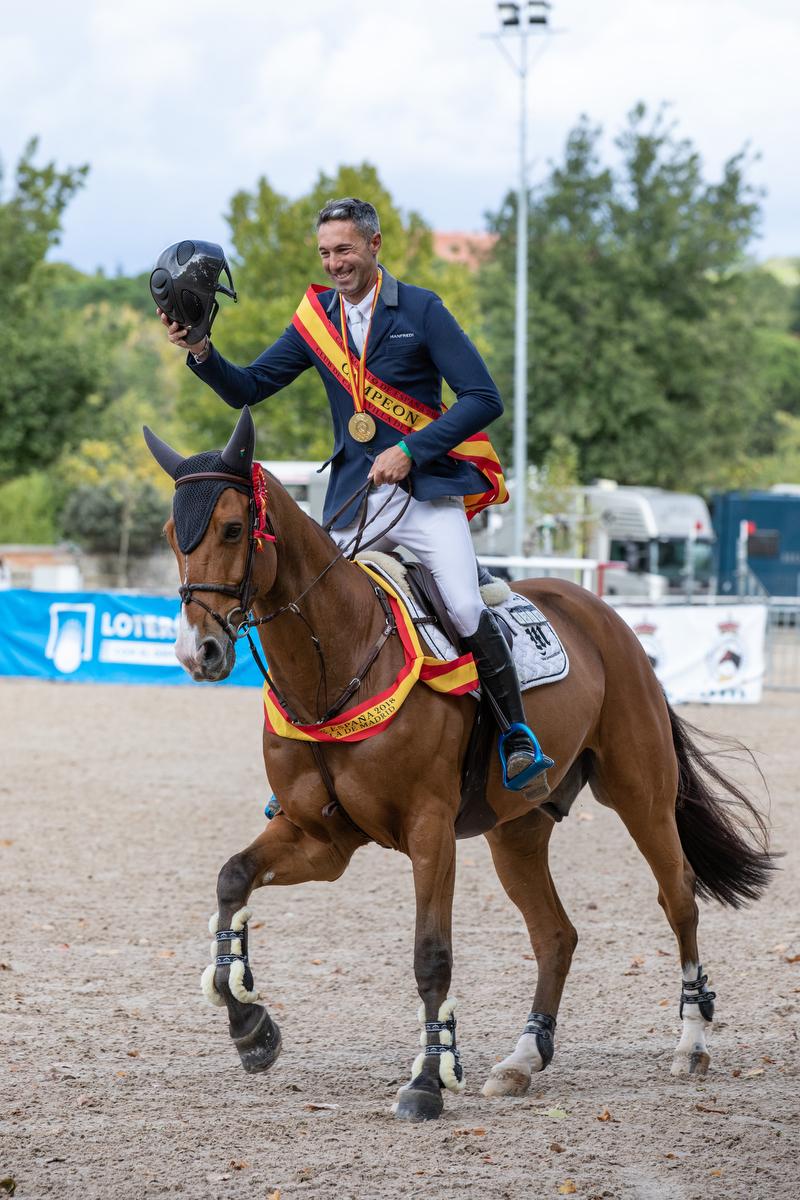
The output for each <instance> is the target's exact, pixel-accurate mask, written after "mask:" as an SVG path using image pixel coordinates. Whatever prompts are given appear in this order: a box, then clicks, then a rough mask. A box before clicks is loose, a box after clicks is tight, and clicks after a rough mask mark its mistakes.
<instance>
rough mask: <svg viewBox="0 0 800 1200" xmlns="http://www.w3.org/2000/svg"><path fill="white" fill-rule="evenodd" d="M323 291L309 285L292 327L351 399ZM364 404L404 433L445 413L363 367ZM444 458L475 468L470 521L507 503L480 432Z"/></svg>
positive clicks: (346, 361) (344, 352)
mask: <svg viewBox="0 0 800 1200" xmlns="http://www.w3.org/2000/svg"><path fill="white" fill-rule="evenodd" d="M328 290H329V289H328V288H327V287H323V286H321V285H319V284H312V285H311V287H310V288H309V289H308V291H307V292H306V294H305V296H304V297H303V299H302V300H301V301H300V304H299V305H298V308H297V311H296V313H295V314H294V317H293V318H292V324H293V326H294V328H295V329H296V330H297V332H298V333H299V334H300V336H301V337H302V339H303V341H304V342H305V343H306V345H307V346H308V347H309V349H310V350H311V351H312V352H313V353H314V355H315V356H316V357H317V359H318V360H319V361H320V362H321V363H322V365H323V366H324V367H325V369H326V370H327V371H329V372H330V373H331V375H333V377H334V379H335V380H336V382H337V383H338V384H339V385H340V386H341V387H342V388H344V390H345V391H346V392H347V394H348V395H352V391H351V383H350V375H351V363H350V354H349V350H348V347H347V346H346V345H345V343H344V342H343V341H342V337H341V334H340V332H339V331H338V330H337V329H336V326H335V325H334V324H333V323H332V322H331V320H330V318H329V317H328V314H327V313H326V312H325V309H324V308H323V307H322V305H321V304H320V302H319V293H320V292H325V291H328ZM363 403H364V411H365V412H368V413H369V414H370V416H372V417H375V419H376V420H378V421H383V422H384V423H385V424H386V425H390V426H391V427H392V428H393V429H398V430H400V431H401V432H402V433H404V434H406V433H413V432H414V431H415V430H417V431H418V430H422V429H424V428H425V427H426V426H428V425H430V423H431V422H432V421H438V420H439V418H440V417H441V416H442V415H443V413H444V412H446V411H447V410H446V409H445V407H444V405H442V409H441V411H440V410H439V409H435V408H431V407H430V406H429V405H427V404H423V403H422V401H421V400H415V399H414V397H413V396H409V395H408V394H407V393H406V392H402V391H400V389H399V388H396V387H392V385H391V384H388V383H385V382H384V381H383V380H382V379H379V378H378V376H377V375H375V374H373V372H372V371H368V370H366V367H365V369H364V375H363ZM447 453H448V456H449V457H450V458H455V459H457V460H459V461H461V462H468V463H471V464H472V466H474V467H477V469H478V470H479V471H480V472H481V474H482V475H483V477H484V478H485V480H486V483H487V489H486V491H485V492H478V493H476V494H474V495H471V496H465V497H464V505H465V508H466V511H467V516H468V517H469V518H470V520H471V519H472V517H474V516H477V514H478V513H479V512H482V511H483V509H484V508H486V507H488V505H490V504H503V503H505V501H506V500H507V499H508V489H507V488H506V483H505V479H504V478H503V469H502V467H501V466H500V460H499V458H498V457H497V453H496V452H495V449H494V447H493V446H492V443H491V442H490V441H489V438H488V437H487V436H486V434H485V433H475V434H473V435H472V436H471V437H468V438H465V439H464V441H463V442H459V444H458V445H457V446H454V447H453V448H452V450H448V452H447Z"/></svg>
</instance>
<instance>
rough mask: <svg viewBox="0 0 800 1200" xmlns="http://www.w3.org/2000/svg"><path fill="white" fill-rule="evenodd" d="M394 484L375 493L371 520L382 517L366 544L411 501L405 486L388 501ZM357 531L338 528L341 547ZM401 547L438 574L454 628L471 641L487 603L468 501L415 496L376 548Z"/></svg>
mask: <svg viewBox="0 0 800 1200" xmlns="http://www.w3.org/2000/svg"><path fill="white" fill-rule="evenodd" d="M392 486H393V485H392V484H388V483H386V484H382V485H381V487H379V488H376V489H375V490H374V491H373V492H370V495H369V500H368V506H367V520H370V519H371V518H372V517H373V516H375V518H376V519H375V520H374V521H373V522H372V524H371V525H368V526H367V528H366V529H365V531H364V541H365V542H369V541H371V540H372V538H373V537H375V535H376V534H378V533H379V532H380V531H381V530H382V529H384V528H385V527H386V526H387V525H390V524H391V522H392V520H393V519H394V517H396V516H397V514H398V513H399V512H400V511H401V509H402V507H403V505H404V504H405V503H406V501H407V500H408V494H407V492H404V491H403V490H402V489H400V488H398V490H397V491H396V492H395V494H394V496H392V498H391V500H388V497H389V496H390V495H391V491H392ZM387 500H388V503H387ZM384 505H385V507H383V506H384ZM376 513H380V515H379V516H376ZM356 528H357V527H356V525H355V524H353V525H349V526H348V527H347V528H346V529H334V530H332V531H331V537H332V538H333V539H334V541H335V542H336V544H337V545H338V546H343V545H344V544H345V543H346V542H349V541H351V539H352V538H353V537H354V536H355V533H356ZM397 546H405V548H406V550H410V551H411V553H412V554H414V555H416V557H417V558H418V559H419V560H420V562H421V563H423V564H424V565H425V566H426V567H427V568H428V569H429V570H430V571H431V572H432V573H433V576H434V578H435V580H436V583H437V585H438V588H439V591H440V592H441V593H442V599H443V600H444V602H445V604H446V605H447V611H448V612H449V613H450V616H451V617H452V618H453V624H454V625H455V626H456V628H457V629H458V632H459V633H460V634H461V635H462V637H470V636H471V635H472V634H473V633H474V632H475V630H476V629H477V628H478V622H479V621H480V619H481V613H482V612H483V609H484V603H483V600H482V599H481V593H480V590H479V588H478V571H477V567H476V564H475V548H474V546H473V544H472V538H471V537H470V533H469V522H468V521H467V514H466V512H465V511H464V501H463V499H462V497H461V496H442V497H440V498H439V499H438V500H415V499H414V498H413V497H412V499H411V501H410V502H409V505H408V508H407V509H406V512H405V513H404V514H403V516H402V517H401V518H400V520H399V521H398V522H397V524H396V525H395V526H394V527H393V528H392V529H390V530H389V532H388V533H387V534H386V536H385V537H382V538H381V539H380V540H379V541H377V542H375V543H374V544H373V545H372V546H370V550H381V551H383V552H388V551H389V550H394V549H395V547H397Z"/></svg>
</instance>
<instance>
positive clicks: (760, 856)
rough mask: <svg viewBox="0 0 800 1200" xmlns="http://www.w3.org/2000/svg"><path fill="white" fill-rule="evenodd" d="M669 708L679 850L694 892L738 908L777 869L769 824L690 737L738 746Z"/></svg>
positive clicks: (760, 889)
mask: <svg viewBox="0 0 800 1200" xmlns="http://www.w3.org/2000/svg"><path fill="white" fill-rule="evenodd" d="M667 707H668V708H669V719H670V722H671V724H672V741H673V744H674V746H675V754H676V755H677V758H678V767H679V776H678V796H677V801H676V807H675V817H676V820H677V823H678V834H679V836H680V839H681V845H682V846H683V852H684V854H685V855H686V857H687V859H688V860H689V863H690V865H691V867H692V870H693V871H694V873H695V876H696V878H697V894H698V895H699V896H702V897H704V898H706V899H708V898H710V897H713V898H714V899H715V900H719V901H720V903H721V904H729V905H730V906H731V907H732V908H740V907H741V906H742V905H743V904H746V903H747V902H748V901H751V900H758V898H759V897H760V896H761V894H762V892H763V891H764V890H765V888H766V886H767V884H768V883H769V881H770V878H771V874H772V871H773V870H774V869H775V861H774V855H772V854H771V853H770V851H769V848H768V847H769V832H768V829H767V824H766V821H765V820H764V818H763V817H762V815H761V814H760V813H759V811H758V809H757V808H756V806H755V805H754V804H753V801H752V800H751V799H750V798H749V797H748V796H747V795H746V794H745V792H743V791H742V789H741V788H739V787H738V786H737V785H736V784H735V783H733V781H732V780H731V779H729V778H728V777H727V776H726V775H724V774H723V772H722V771H720V769H719V768H718V767H717V766H715V765H714V763H713V762H712V761H711V759H710V757H709V755H708V754H705V753H703V751H702V750H701V749H700V748H699V746H698V745H697V742H696V741H695V740H694V738H695V737H697V736H702V737H704V738H708V737H709V736H711V737H712V740H713V741H716V742H718V743H720V742H721V743H724V744H725V745H726V746H731V745H734V746H737V747H738V748H739V749H741V748H742V747H740V746H739V745H738V743H736V742H734V741H732V739H729V738H724V737H720V736H719V735H708V734H705V733H703V732H702V731H701V730H699V729H697V728H696V727H695V726H694V725H690V724H689V723H688V721H682V720H681V718H680V717H678V716H677V715H676V714H675V713H674V712H673V710H672V708H670V706H669V705H667ZM692 735H694V736H692Z"/></svg>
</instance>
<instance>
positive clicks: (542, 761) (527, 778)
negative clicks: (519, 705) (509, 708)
mask: <svg viewBox="0 0 800 1200" xmlns="http://www.w3.org/2000/svg"><path fill="white" fill-rule="evenodd" d="M512 733H524V734H526V736H527V737H529V738H530V739H531V741H532V742H533V749H534V758H533V762H532V763H531V765H530V766H529V767H526V768H525V770H524V771H520V773H519V774H518V775H515V776H514V777H513V779H509V778H508V773H507V771H506V740H507V739H508V737H509V736H510V735H511V734H512ZM497 748H498V750H499V751H500V763H501V765H502V767H503V787H506V788H510V789H511V791H512V792H520V791H522V789H523V788H525V787H527V786H528V784H529V783H530V782H531V780H533V779H536V777H537V776H538V775H541V774H542V772H543V771H546V770H547V769H548V768H549V767H554V766H555V765H556V764H555V762H554V761H553V759H552V758H548V756H547V755H546V754H545V752H544V751H543V750H542V747H541V746H540V745H539V740H538V738H537V737H536V734H535V733H534V732H533V730H532V729H530V728H529V727H528V726H527V725H523V724H522V722H520V721H515V722H514V724H513V725H509V727H508V729H506V730H505V732H504V733H501V734H500V737H499V738H498V741H497Z"/></svg>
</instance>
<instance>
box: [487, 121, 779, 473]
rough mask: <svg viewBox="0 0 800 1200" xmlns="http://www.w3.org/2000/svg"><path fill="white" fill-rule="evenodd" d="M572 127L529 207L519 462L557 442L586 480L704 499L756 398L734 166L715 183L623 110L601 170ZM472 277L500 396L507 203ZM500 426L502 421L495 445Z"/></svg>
mask: <svg viewBox="0 0 800 1200" xmlns="http://www.w3.org/2000/svg"><path fill="white" fill-rule="evenodd" d="M600 132H601V131H600V130H599V129H598V128H595V127H593V126H592V125H591V124H590V123H589V122H588V120H587V119H586V118H584V119H583V120H582V121H581V122H580V123H579V125H578V126H577V128H576V129H574V130H573V131H572V133H571V134H570V135H569V138H568V140H567V145H566V151H565V156H564V161H563V163H562V164H560V165H558V166H556V167H554V168H553V170H552V172H551V174H550V177H549V179H548V180H547V181H546V183H545V184H544V186H543V187H542V188H541V190H540V191H539V192H538V193H536V194H535V195H534V196H533V197H532V203H531V216H530V246H531V253H530V277H529V305H530V326H529V336H530V342H529V349H530V361H531V365H530V373H529V395H528V409H529V418H530V419H529V455H530V458H531V460H532V461H533V462H538V463H541V462H542V461H543V459H544V458H545V457H546V456H547V454H548V451H549V449H550V447H551V446H552V445H553V443H554V439H555V438H556V437H557V436H558V435H563V436H566V437H567V438H568V439H569V441H570V443H571V444H572V445H573V446H574V448H575V450H576V452H577V456H578V474H579V477H580V479H581V480H582V481H584V482H586V481H588V480H590V479H592V478H594V477H598V476H610V477H613V478H616V479H618V480H619V481H620V482H624V483H632V484H637V483H641V484H644V483H650V484H661V485H663V486H665V487H673V488H675V487H680V488H686V487H690V488H693V489H700V490H705V489H708V488H710V487H711V486H712V485H720V484H722V485H723V486H724V485H725V483H726V481H727V480H728V479H730V478H732V477H733V476H734V475H735V473H736V471H737V470H738V469H740V467H741V465H742V463H743V461H745V460H746V458H747V455H748V454H749V453H750V446H751V439H752V437H753V436H755V435H756V434H757V433H758V431H759V429H760V428H761V427H762V426H763V423H764V417H765V407H766V401H765V397H764V395H763V392H762V389H761V388H760V386H759V380H758V377H757V367H756V348H757V338H756V329H755V328H754V323H753V313H752V310H751V307H750V303H749V300H750V293H749V291H748V286H747V281H746V278H745V274H744V273H743V272H742V270H741V269H740V268H741V267H742V265H743V262H744V252H745V249H746V247H747V244H748V242H749V241H750V239H751V238H752V236H753V234H754V232H755V230H756V229H757V224H758V217H759V206H758V194H757V193H756V192H755V190H754V189H753V188H752V187H751V186H750V185H749V184H748V182H747V180H746V171H747V166H748V160H747V157H746V155H744V154H743V153H740V154H737V155H734V156H733V157H732V158H730V159H729V160H728V162H727V163H726V164H725V165H724V167H723V171H722V177H721V179H720V180H719V181H717V182H707V181H706V180H705V179H704V178H703V168H702V163H701V160H700V157H699V155H698V154H697V152H696V151H695V150H694V149H693V147H692V146H691V144H690V143H689V142H688V141H685V140H680V139H678V137H677V135H676V131H675V129H674V127H673V126H672V125H670V124H669V123H668V121H667V120H666V117H665V114H664V112H663V111H662V112H660V113H659V114H658V115H657V116H656V117H655V118H653V119H650V118H649V117H648V114H647V113H646V111H645V108H644V106H642V105H638V106H637V107H636V108H635V109H634V110H633V112H632V113H631V115H630V118H629V122H628V125H627V127H626V128H625V129H624V131H623V132H622V134H621V136H620V137H619V138H618V139H617V146H618V148H619V151H620V156H621V165H620V166H619V168H617V169H615V170H612V169H610V168H608V167H606V166H604V165H602V163H601V161H600V154H599V138H600ZM492 225H493V228H494V230H495V231H496V232H497V233H498V234H499V240H498V243H497V247H496V251H495V254H494V256H493V259H492V261H491V262H490V263H489V264H488V265H487V266H486V268H485V269H484V271H483V272H482V279H481V284H482V286H481V290H480V295H481V297H482V298H483V300H484V323H485V329H486V332H487V335H488V338H489V341H490V343H491V346H492V352H491V365H492V366H493V368H494V371H495V374H496V377H497V379H498V382H499V383H500V385H501V390H503V391H504V392H505V393H506V394H510V389H511V373H512V362H513V260H514V255H515V250H516V240H515V225H516V204H515V198H514V197H513V196H509V197H508V199H507V200H506V202H505V204H504V206H503V208H502V209H501V211H500V212H499V213H498V214H496V216H495V217H494V218H493V221H492ZM509 434H510V421H509V420H508V418H505V419H504V427H503V428H502V429H501V440H504V441H505V443H506V445H507V444H508V441H509V440H510V438H509Z"/></svg>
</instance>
